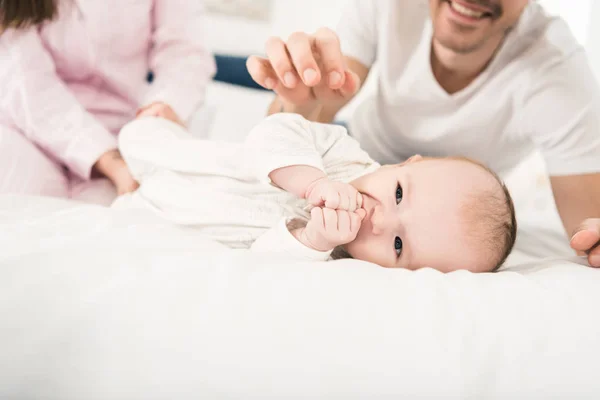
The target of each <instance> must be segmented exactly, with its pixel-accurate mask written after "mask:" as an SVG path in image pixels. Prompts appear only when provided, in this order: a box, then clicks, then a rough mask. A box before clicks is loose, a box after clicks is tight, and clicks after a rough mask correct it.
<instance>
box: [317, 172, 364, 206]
mask: <svg viewBox="0 0 600 400" xmlns="http://www.w3.org/2000/svg"><path fill="white" fill-rule="evenodd" d="M305 198H306V200H307V201H308V203H309V204H311V205H313V206H315V207H323V206H324V207H327V208H331V209H333V210H347V211H356V210H357V209H360V208H361V207H362V202H363V199H362V195H361V194H360V193H359V192H358V190H356V189H355V188H354V186H352V185H350V184H349V183H343V182H334V181H332V180H329V178H321V179H318V180H316V181H315V182H313V183H311V184H310V185H309V186H308V189H306V194H305Z"/></svg>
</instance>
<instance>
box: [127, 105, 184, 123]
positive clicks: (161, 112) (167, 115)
mask: <svg viewBox="0 0 600 400" xmlns="http://www.w3.org/2000/svg"><path fill="white" fill-rule="evenodd" d="M143 117H160V118H164V119H168V120H169V121H172V122H175V123H176V124H179V125H181V126H183V127H184V128H185V124H184V123H183V121H181V119H180V118H179V116H178V115H177V114H176V113H175V111H173V109H172V108H171V107H170V106H169V105H168V104H165V103H161V102H157V103H152V104H149V105H147V106H145V107H142V108H140V109H139V110H138V112H137V114H136V118H143Z"/></svg>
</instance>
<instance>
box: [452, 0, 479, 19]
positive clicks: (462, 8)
mask: <svg viewBox="0 0 600 400" xmlns="http://www.w3.org/2000/svg"><path fill="white" fill-rule="evenodd" d="M450 6H451V7H452V9H454V11H456V12H457V13H459V14H462V15H464V16H466V17H471V18H481V17H483V16H484V15H485V13H483V12H481V11H475V10H471V9H470V8H467V7H465V6H463V5H461V4H458V3H457V2H456V1H451V2H450Z"/></svg>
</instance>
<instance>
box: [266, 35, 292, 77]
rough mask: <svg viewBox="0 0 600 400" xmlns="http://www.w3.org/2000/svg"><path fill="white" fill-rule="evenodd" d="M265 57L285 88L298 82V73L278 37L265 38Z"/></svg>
mask: <svg viewBox="0 0 600 400" xmlns="http://www.w3.org/2000/svg"><path fill="white" fill-rule="evenodd" d="M266 51H267V57H268V58H269V62H270V63H271V66H272V67H273V69H274V70H275V73H276V74H277V77H278V78H279V80H280V81H281V82H282V83H283V85H284V86H285V87H287V88H290V89H292V88H295V87H296V85H297V84H298V74H297V73H296V68H294V65H293V64H292V60H291V58H290V55H289V54H288V50H287V48H286V45H285V43H284V42H283V40H281V39H280V38H278V37H271V38H269V40H267V46H266Z"/></svg>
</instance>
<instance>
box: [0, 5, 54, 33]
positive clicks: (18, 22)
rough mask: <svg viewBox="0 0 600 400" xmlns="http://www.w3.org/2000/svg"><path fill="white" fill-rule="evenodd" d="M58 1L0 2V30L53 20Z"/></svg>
mask: <svg viewBox="0 0 600 400" xmlns="http://www.w3.org/2000/svg"><path fill="white" fill-rule="evenodd" d="M57 13H58V0H0V28H1V27H4V28H9V27H10V28H24V27H27V26H31V25H37V24H41V23H42V22H45V21H49V20H51V19H53V18H54V17H55V16H56V14H57Z"/></svg>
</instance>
